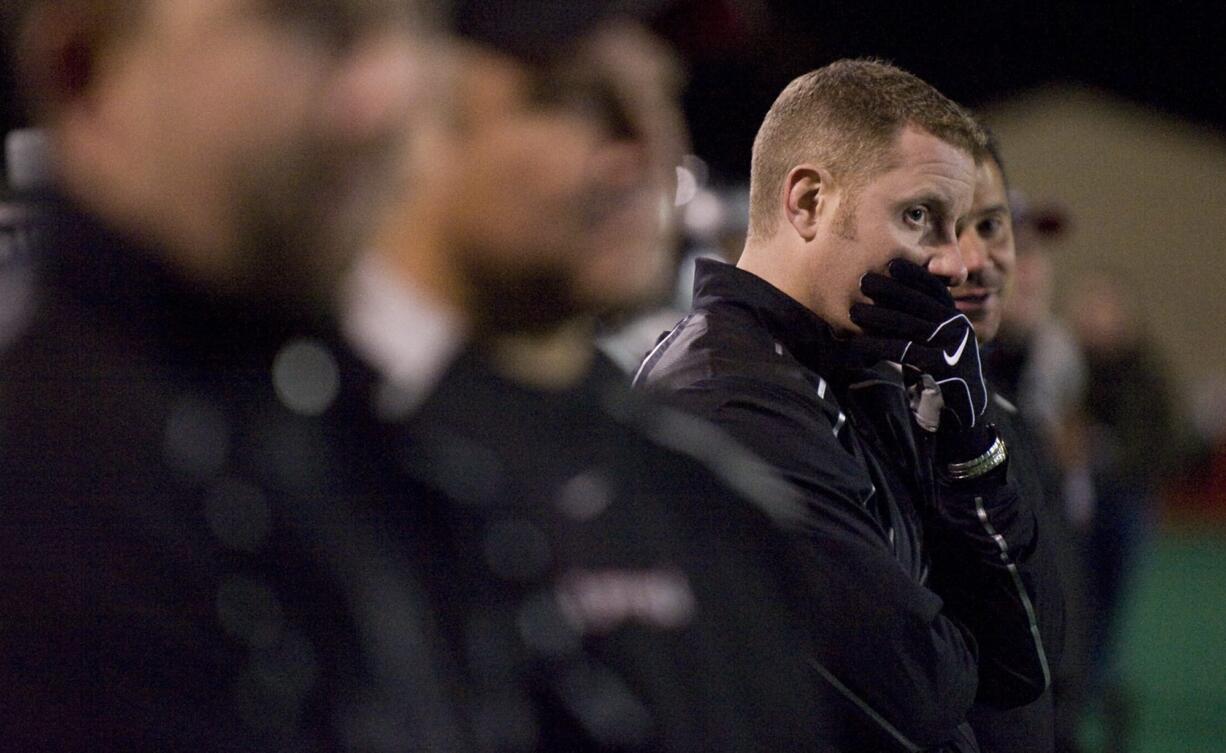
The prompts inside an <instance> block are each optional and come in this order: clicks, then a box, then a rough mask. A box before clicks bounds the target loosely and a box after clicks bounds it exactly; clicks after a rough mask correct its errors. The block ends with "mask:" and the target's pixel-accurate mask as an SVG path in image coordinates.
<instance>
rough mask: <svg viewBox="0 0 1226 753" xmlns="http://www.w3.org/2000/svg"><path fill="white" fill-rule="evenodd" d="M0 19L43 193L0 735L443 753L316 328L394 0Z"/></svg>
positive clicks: (415, 100)
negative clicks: (42, 158)
mask: <svg viewBox="0 0 1226 753" xmlns="http://www.w3.org/2000/svg"><path fill="white" fill-rule="evenodd" d="M5 5H6V9H7V10H11V11H15V12H16V15H15V16H14V19H13V27H12V28H15V30H16V32H17V33H16V35H15V38H16V40H17V42H16V49H17V61H18V68H19V70H20V71H21V74H22V77H21V80H22V83H23V89H22V91H23V93H24V94H26V95H28V96H27V97H26V98H27V100H28V102H29V105H30V107H31V110H32V114H33V117H34V120H35V121H36V122H37V124H38V125H40V126H42V127H43V128H45V129H46V133H47V135H48V139H49V141H50V143H51V145H52V153H53V156H54V168H55V169H54V173H55V194H56V196H55V198H53V199H51V200H50V201H49V204H50V206H48V207H47V209H46V212H45V213H44V214H45V219H40V222H41V223H42V226H41V227H40V232H39V238H40V239H39V241H38V242H37V244H36V245H37V247H36V248H35V249H33V251H32V256H33V263H34V264H35V265H36V266H37V281H36V283H35V289H34V302H33V304H32V305H31V306H30V307H28V309H25V310H23V314H22V321H21V322H20V323H19V324H18V330H17V332H16V333H15V334H14V335H13V338H12V339H11V340H6V343H5V347H4V349H3V351H0V490H2V491H0V496H2V497H3V504H0V613H2V614H3V620H0V708H3V709H4V711H3V713H0V739H3V740H4V746H5V748H6V749H11V750H22V751H75V750H91V751H125V752H132V751H167V750H193V751H237V750H243V751H272V750H363V751H389V752H390V751H408V750H414V751H416V750H436V751H455V750H464V749H465V748H466V747H467V741H466V739H465V736H464V735H463V734H461V733H458V732H457V729H458V724H457V720H456V719H455V711H454V708H453V707H452V701H453V699H452V698H451V693H450V689H451V688H450V685H449V684H448V683H447V682H445V681H444V680H443V679H441V678H443V677H446V676H447V674H446V671H445V667H446V661H445V660H443V658H442V657H443V656H445V654H444V653H443V652H442V651H441V650H439V649H440V645H439V642H438V641H435V640H433V635H432V630H431V629H430V627H429V624H428V623H429V621H430V612H429V610H428V609H426V608H424V607H423V605H422V603H421V602H422V600H421V599H420V596H419V589H417V587H416V586H415V580H416V579H415V577H414V574H415V572H418V571H414V570H413V569H411V568H410V567H408V566H406V564H405V562H404V560H405V559H406V557H405V556H403V555H402V554H401V549H400V547H394V548H393V547H388V546H386V545H385V542H384V541H383V540H382V538H381V535H382V534H381V533H380V531H379V526H378V523H377V521H378V520H379V519H380V517H381V516H382V515H385V514H387V513H388V511H389V507H390V505H389V500H391V499H393V497H392V496H391V494H392V493H395V492H394V489H395V482H394V480H393V478H394V474H393V473H392V472H391V471H390V470H389V469H388V468H387V467H385V462H387V463H388V464H390V461H385V460H384V458H385V457H386V456H387V455H388V454H389V453H388V452H386V448H384V447H383V446H381V445H380V443H379V437H380V436H381V434H380V432H379V431H378V427H377V426H375V425H374V421H373V420H372V419H371V418H370V416H369V411H368V410H367V409H366V401H365V398H364V396H363V392H364V389H363V387H364V385H366V384H367V383H368V381H369V380H367V379H366V377H365V375H364V371H363V370H362V369H361V368H360V366H359V365H358V364H357V363H356V362H355V361H354V360H353V359H351V358H348V357H347V356H346V351H345V349H344V348H343V347H342V346H341V345H340V342H339V338H337V337H335V336H333V335H332V334H331V330H332V323H331V313H330V309H331V307H332V299H333V295H332V291H331V288H332V286H333V284H334V281H335V279H336V277H337V274H338V273H339V271H340V270H341V269H342V268H343V267H344V266H345V265H346V263H347V257H348V255H349V254H351V253H352V252H353V251H354V250H356V249H357V248H358V245H359V243H360V241H361V238H362V236H363V233H364V232H365V229H366V225H367V223H368V217H369V214H370V213H371V212H372V211H374V210H375V209H376V208H377V206H378V203H379V199H380V197H381V196H382V195H383V194H384V193H385V192H386V191H387V190H388V188H389V186H388V185H386V184H387V183H388V180H389V176H388V175H387V173H388V169H389V167H390V165H391V164H392V157H393V154H394V153H395V148H396V146H397V145H398V143H399V142H400V141H401V139H402V138H403V137H404V131H405V129H406V126H409V125H411V122H412V121H411V117H410V116H411V114H412V113H413V111H414V110H415V108H416V107H417V106H418V105H419V99H420V98H419V97H418V96H417V93H418V91H419V90H420V89H421V86H422V78H423V77H422V71H423V70H424V69H425V68H426V65H427V63H426V61H425V59H424V56H423V54H422V48H421V43H420V42H419V41H418V36H419V34H420V33H421V31H422V28H423V27H422V25H421V24H420V23H419V22H418V21H417V20H416V19H415V18H414V17H413V16H412V15H411V14H410V13H409V8H410V4H408V3H404V2H400V1H398V0H374V1H371V0H360V1H359V0H317V1H315V2H310V3H296V2H280V1H278V0H198V1H193V2H182V0H141V1H133V2H120V1H118V0H112V1H109V2H107V1H104V0H24V2H21V3H19V4H18V5H19V7H15V6H13V5H12V4H11V3H7V2H6V4H5ZM394 499H396V500H399V496H397V497H394Z"/></svg>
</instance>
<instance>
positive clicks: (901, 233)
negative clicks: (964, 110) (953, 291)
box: [805, 127, 975, 333]
mask: <svg viewBox="0 0 1226 753" xmlns="http://www.w3.org/2000/svg"><path fill="white" fill-rule="evenodd" d="M974 186H975V161H974V159H972V157H971V155H969V154H967V153H966V152H964V151H962V150H960V149H958V148H957V147H955V146H953V145H951V144H949V143H947V142H945V141H942V140H941V139H939V138H937V137H935V136H933V135H931V134H929V133H927V132H925V131H922V130H919V129H916V128H912V127H906V128H903V129H902V130H901V131H900V132H899V134H898V136H897V138H896V140H895V144H894V150H893V159H892V160H891V165H890V167H889V168H887V169H886V170H885V171H883V172H881V173H879V174H877V175H875V176H873V177H871V178H869V179H868V180H867V182H866V183H865V184H864V185H863V186H861V187H859V189H858V190H856V191H854V192H852V193H851V195H850V196H849V194H848V192H847V190H846V189H845V188H838V187H836V192H835V193H834V194H833V204H832V206H831V209H830V211H827V212H825V219H824V220H823V221H822V223H821V226H820V227H819V229H818V231H817V234H816V236H815V237H814V239H813V240H812V241H811V242H810V246H811V248H810V249H809V251H810V253H809V257H808V258H809V271H808V279H809V286H810V294H809V296H808V300H807V301H805V303H806V305H807V306H808V307H809V308H810V309H811V310H812V311H813V312H814V313H816V314H817V315H818V316H820V317H821V318H822V319H824V320H825V321H826V322H827V323H828V324H830V325H831V326H832V327H833V328H834V329H835V331H836V332H844V333H848V332H850V333H858V332H859V331H860V329H859V327H857V326H856V325H855V324H853V323H852V321H851V318H850V309H851V305H852V304H853V303H857V302H860V303H869V302H870V301H869V300H868V299H867V297H866V296H865V295H864V294H863V293H861V292H860V278H862V277H863V276H864V275H865V274H866V273H868V272H879V273H882V274H885V273H886V265H887V264H889V262H890V261H891V260H892V259H898V258H902V259H907V260H909V261H912V262H914V263H916V264H919V265H921V266H924V267H926V268H927V269H928V271H930V272H932V273H933V274H935V275H937V276H939V277H945V278H948V279H949V280H950V281H951V283H952V284H957V283H960V282H961V281H962V280H963V279H964V278H965V275H966V268H965V266H964V265H963V263H962V256H961V252H960V251H959V249H958V241H957V226H958V225H959V223H961V222H962V221H964V220H965V218H966V216H967V214H968V213H969V211H970V208H971V200H972V197H973V194H974Z"/></svg>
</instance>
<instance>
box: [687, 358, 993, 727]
mask: <svg viewBox="0 0 1226 753" xmlns="http://www.w3.org/2000/svg"><path fill="white" fill-rule="evenodd" d="M664 397H665V398H666V399H668V400H669V401H670V402H671V403H673V404H674V405H677V406H678V407H680V408H682V409H683V410H687V411H689V412H691V413H695V414H697V415H700V416H702V417H704V418H707V419H708V420H712V421H713V422H714V423H716V424H717V425H719V426H720V427H722V428H723V429H724V430H726V431H727V432H729V433H730V434H731V435H732V436H733V437H734V438H736V439H738V440H739V441H740V442H741V443H743V444H744V445H746V446H748V447H749V448H750V449H751V450H753V451H754V452H756V453H757V454H758V455H759V456H760V457H762V458H763V459H764V460H765V461H767V463H769V464H771V465H773V466H774V467H775V468H776V469H777V470H779V471H780V472H782V474H783V475H784V476H785V477H786V478H787V479H788V480H789V481H791V482H792V484H793V485H794V486H795V487H797V488H798V489H800V490H801V492H802V494H803V497H804V501H805V504H806V507H807V510H806V513H807V514H806V518H805V520H804V522H803V524H802V528H803V530H802V532H801V533H802V534H803V535H802V536H800V537H799V538H800V539H801V541H800V542H799V543H798V547H799V549H798V552H794V553H793V556H795V557H796V558H797V559H796V566H795V569H796V570H797V571H798V574H799V578H800V580H801V592H802V594H803V596H802V597H801V598H800V599H798V601H800V602H802V603H799V604H798V605H797V609H799V610H801V611H802V613H803V614H804V615H805V617H806V618H807V624H808V625H809V626H810V628H811V632H812V645H813V646H814V647H815V648H814V651H815V654H814V656H812V657H811V659H810V662H811V664H812V665H813V668H814V669H815V670H816V671H817V672H818V673H819V674H820V675H822V677H823V679H824V680H825V681H826V682H827V683H829V684H830V685H831V686H833V687H834V688H835V690H836V691H837V692H838V694H840V695H841V696H842V697H843V698H844V699H845V700H846V701H847V703H848V704H849V705H850V706H851V707H853V708H855V709H856V710H857V711H858V713H859V714H861V716H862V721H863V723H864V725H865V726H866V728H868V729H873V730H874V731H875V733H876V734H877V735H879V736H880V737H881V738H882V739H883V740H888V741H890V742H891V743H892V745H893V746H894V747H896V748H897V749H900V750H922V749H925V748H929V747H933V746H940V745H945V744H947V743H949V742H950V741H953V740H956V739H958V737H959V736H960V735H962V734H964V732H963V731H961V730H960V729H959V725H961V724H962V723H963V722H964V720H965V718H966V714H967V711H968V709H969V708H970V707H971V704H972V702H973V701H974V698H975V694H976V685H977V679H978V672H977V668H976V645H975V640H974V638H973V637H972V636H971V634H970V633H969V631H968V630H967V629H966V628H965V627H964V626H963V625H961V624H960V623H959V621H958V620H957V619H955V618H953V616H952V615H951V614H950V612H949V610H948V609H947V608H946V606H945V604H944V602H943V600H942V599H941V597H940V596H938V595H937V594H936V593H934V592H933V591H931V590H929V589H928V588H925V587H924V586H923V585H921V584H920V583H918V582H916V580H915V579H914V578H913V577H912V576H911V575H910V574H909V573H908V572H906V570H904V568H903V567H902V565H900V564H899V562H898V561H897V560H896V558H895V557H894V555H893V553H892V550H891V547H890V542H889V541H888V537H887V535H886V533H885V532H884V531H883V530H882V528H881V526H880V525H878V524H877V523H876V521H875V520H874V519H873V517H872V516H871V515H870V514H869V513H868V511H867V510H866V509H865V508H864V503H865V501H866V500H867V498H868V496H870V495H871V494H872V482H871V480H870V479H868V477H867V476H866V474H865V473H864V472H863V471H862V469H859V467H858V466H857V464H856V463H857V461H856V459H855V457H854V456H853V455H850V454H849V453H848V452H847V451H846V450H845V449H844V448H843V447H842V446H840V445H839V443H838V439H837V438H836V436H835V433H834V427H833V425H832V424H831V422H830V420H829V419H828V417H827V416H826V415H825V414H824V413H823V412H822V411H821V410H820V408H818V407H817V406H815V405H814V404H813V401H812V400H807V399H806V397H805V396H802V395H797V394H795V393H794V392H791V391H789V389H788V388H786V387H784V386H781V385H777V384H771V383H766V382H763V381H761V380H758V379H745V378H736V377H722V378H709V379H705V380H701V381H699V382H696V383H694V384H691V385H688V386H685V387H682V388H680V389H678V390H676V391H671V392H668V393H667V394H666V395H665V396H664Z"/></svg>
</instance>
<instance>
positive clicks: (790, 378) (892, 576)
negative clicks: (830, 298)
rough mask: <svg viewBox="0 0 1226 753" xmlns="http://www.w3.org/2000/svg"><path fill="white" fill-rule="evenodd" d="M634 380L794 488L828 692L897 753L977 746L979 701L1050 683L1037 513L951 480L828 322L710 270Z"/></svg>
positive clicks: (993, 487) (995, 490) (901, 406)
mask: <svg viewBox="0 0 1226 753" xmlns="http://www.w3.org/2000/svg"><path fill="white" fill-rule="evenodd" d="M636 385H637V386H640V387H648V388H651V389H652V390H654V391H657V392H659V393H662V394H665V395H667V397H668V399H670V400H671V401H673V402H674V403H675V404H677V405H679V406H681V407H683V408H685V409H686V410H689V411H692V412H694V413H696V414H698V415H700V416H703V417H705V418H707V419H710V420H712V421H713V422H715V423H716V424H718V425H719V426H721V427H723V428H725V429H727V430H728V431H729V432H731V433H732V434H733V435H734V436H735V437H736V438H738V439H740V440H741V441H742V442H744V443H745V444H746V445H748V447H749V448H750V449H752V450H754V451H755V452H756V453H757V454H758V455H760V456H761V457H762V458H764V459H765V460H766V461H767V462H769V463H770V464H772V465H773V466H775V467H776V468H778V469H779V470H780V471H782V472H783V474H784V475H785V476H786V477H787V478H788V479H789V480H790V481H791V482H792V483H793V485H794V486H795V487H797V488H798V489H800V491H801V492H802V494H803V496H804V499H805V501H806V503H807V520H806V526H807V528H808V530H809V532H810V538H811V542H812V562H811V563H810V565H809V568H810V572H811V577H812V578H813V581H814V584H815V585H814V592H815V596H814V597H813V600H812V603H811V604H809V605H807V608H808V609H809V611H810V614H811V619H812V627H813V630H814V633H815V635H816V641H817V642H818V658H819V660H820V661H821V662H822V664H823V666H824V668H825V670H826V671H827V672H828V674H829V678H828V679H829V681H830V682H831V683H832V684H834V685H836V686H838V687H839V688H841V689H842V690H843V691H844V692H845V694H846V695H847V696H848V697H852V698H854V699H855V703H856V705H857V706H858V707H860V708H861V710H862V712H863V714H864V715H865V716H866V717H868V718H871V719H872V721H873V722H874V723H876V724H877V726H879V727H880V728H882V729H883V730H886V732H887V737H888V738H890V739H891V740H892V741H893V742H894V743H895V744H896V745H897V746H898V747H899V748H900V749H909V750H919V749H923V748H928V747H934V746H941V745H952V746H954V747H960V748H961V749H971V750H973V749H974V747H973V746H974V743H973V741H971V740H968V739H966V738H967V734H966V729H967V728H966V726H965V724H964V722H965V719H966V714H967V711H968V710H969V709H970V707H971V705H972V703H973V702H974V701H975V700H976V699H978V700H979V701H980V702H985V703H990V704H993V705H996V706H1002V707H1008V706H1016V705H1019V704H1023V703H1027V702H1029V701H1032V700H1034V699H1035V698H1036V697H1037V696H1038V695H1039V694H1040V693H1041V692H1042V691H1043V690H1044V688H1045V687H1046V686H1047V683H1048V682H1049V672H1048V668H1047V660H1046V657H1045V654H1044V649H1043V645H1042V641H1041V639H1040V637H1039V633H1038V629H1037V625H1036V623H1037V622H1038V621H1040V620H1042V619H1043V616H1042V615H1037V614H1036V613H1035V609H1034V603H1035V600H1034V595H1035V592H1036V590H1038V589H1044V588H1049V587H1052V584H1050V583H1048V582H1047V581H1046V580H1044V579H1043V577H1042V576H1043V574H1042V573H1039V574H1037V575H1036V574H1035V573H1032V572H1031V568H1030V562H1031V556H1032V553H1033V550H1034V547H1035V542H1036V537H1037V533H1036V528H1035V517H1034V514H1033V512H1032V511H1031V508H1030V507H1029V505H1028V504H1027V503H1026V502H1025V501H1024V500H1020V499H1019V498H1018V495H1017V494H1016V492H1015V491H1014V489H1013V488H1012V487H1011V486H1010V485H1008V484H1007V483H1005V481H1004V478H1003V471H996V472H993V473H992V474H989V476H987V477H984V478H982V479H978V480H976V481H974V482H966V483H962V484H949V483H944V482H942V481H941V480H940V479H938V478H937V476H936V474H935V473H934V470H933V469H934V461H933V452H934V447H933V444H934V443H933V441H932V439H931V437H930V436H929V435H927V434H926V433H924V432H921V431H919V430H917V429H914V428H913V422H912V418H911V413H910V409H909V407H908V402H907V394H906V391H905V388H904V386H903V384H902V380H901V378H900V377H899V376H898V375H897V373H896V372H895V371H894V370H893V369H892V368H891V367H890V366H889V365H880V366H877V367H874V368H865V367H864V366H863V365H862V364H857V363H855V362H853V361H852V360H851V359H850V358H848V357H847V356H846V355H845V354H844V352H843V350H842V347H841V345H840V342H839V341H838V340H837V339H835V338H834V337H833V335H832V333H831V331H830V328H829V327H828V326H827V325H826V324H825V323H824V322H823V321H822V320H820V319H819V318H817V317H816V316H814V315H813V314H812V313H811V312H809V311H808V310H807V309H805V308H804V307H803V306H801V305H800V304H799V303H797V302H796V301H794V300H792V299H791V298H789V297H788V296H786V295H785V294H783V293H782V292H780V291H779V290H777V289H775V288H774V287H773V286H771V285H769V284H768V283H766V282H765V281H763V280H761V279H760V278H758V277H756V276H754V275H752V274H749V273H746V272H743V271H741V270H738V269H736V268H734V267H731V266H728V265H724V264H720V263H717V262H702V261H700V262H699V267H698V270H697V276H696V280H695V295H694V309H693V311H692V313H690V314H689V315H688V316H687V317H686V318H684V319H683V320H682V321H681V322H680V323H679V324H678V325H677V327H676V328H674V329H673V330H672V331H671V332H669V333H668V334H667V335H666V336H665V337H664V338H663V339H662V341H661V342H660V343H659V345H658V346H657V347H656V349H655V350H654V351H653V352H652V353H650V354H649V355H648V357H647V358H646V359H645V361H644V362H643V365H642V367H641V368H640V370H639V372H638V373H637V375H636Z"/></svg>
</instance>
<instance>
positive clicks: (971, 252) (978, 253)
mask: <svg viewBox="0 0 1226 753" xmlns="http://www.w3.org/2000/svg"><path fill="white" fill-rule="evenodd" d="M958 249H959V250H960V251H961V252H962V263H963V264H965V265H966V271H967V274H968V276H969V275H973V274H975V273H976V272H981V271H982V270H983V267H984V265H985V264H987V256H988V255H987V250H986V249H985V248H984V245H983V242H982V241H980V240H979V238H978V236H976V235H975V234H974V233H972V232H967V233H964V234H963V236H962V237H961V238H959V239H958Z"/></svg>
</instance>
